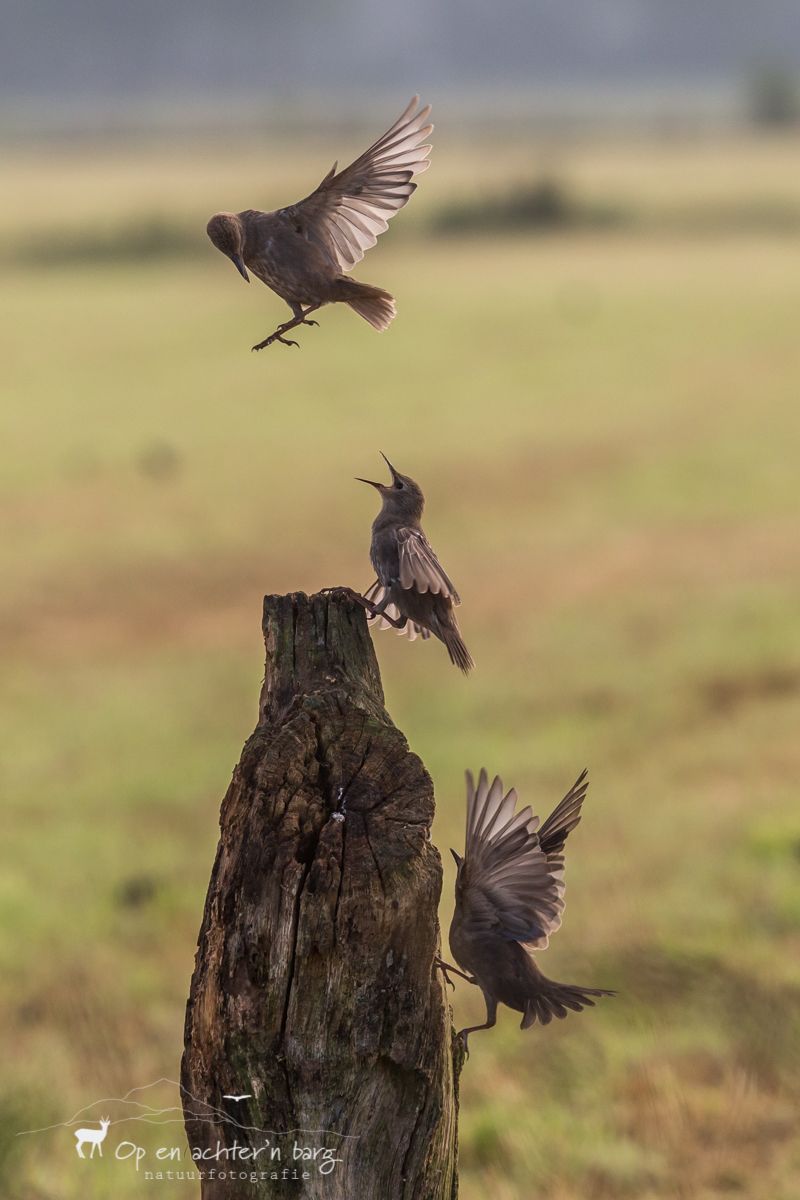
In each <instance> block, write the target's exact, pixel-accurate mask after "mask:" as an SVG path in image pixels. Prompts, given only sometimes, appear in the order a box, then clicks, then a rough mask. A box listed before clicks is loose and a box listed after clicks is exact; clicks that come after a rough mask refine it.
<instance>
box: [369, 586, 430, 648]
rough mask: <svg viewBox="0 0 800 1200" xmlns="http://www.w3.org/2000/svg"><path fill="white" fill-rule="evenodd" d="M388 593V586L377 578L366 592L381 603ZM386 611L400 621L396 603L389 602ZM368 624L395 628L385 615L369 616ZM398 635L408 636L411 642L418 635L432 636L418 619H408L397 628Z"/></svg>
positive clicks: (373, 601)
mask: <svg viewBox="0 0 800 1200" xmlns="http://www.w3.org/2000/svg"><path fill="white" fill-rule="evenodd" d="M385 595H386V588H385V587H384V586H383V584H382V583H381V582H380V580H378V579H376V580H375V582H374V583H373V585H372V587H371V588H370V589H369V591H368V592H366V593H365V597H364V598H365V599H366V600H371V601H372V603H373V604H376V605H379V604H380V603H381V602H382V601H383V598H384V596H385ZM385 611H386V612H387V613H388V614H389V616H390V617H393V618H394V620H395V621H399V620H400V617H401V613H400V609H399V608H398V607H397V605H396V604H387V605H386V609H385ZM367 624H368V625H376V626H377V627H378V629H394V626H393V625H392V624H391V622H390V621H387V620H386V619H385V618H384V617H383V616H380V617H369V616H368V617H367ZM395 633H396V634H397V635H398V637H407V638H408V640H409V641H410V642H414V641H416V640H417V638H418V637H421V638H429V637H430V636H431V634H430V630H429V629H423V628H422V626H421V625H417V623H416V621H406V623H405V625H404V626H403V628H402V629H395Z"/></svg>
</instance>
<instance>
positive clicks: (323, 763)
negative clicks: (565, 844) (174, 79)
mask: <svg viewBox="0 0 800 1200" xmlns="http://www.w3.org/2000/svg"><path fill="white" fill-rule="evenodd" d="M264 637H265V640H266V647H267V665H266V677H265V681H264V686H263V689H262V693H261V703H260V710H259V720H258V725H257V727H256V729H255V732H254V733H253V734H252V736H251V737H250V739H249V740H248V741H247V743H246V745H245V747H244V750H243V751H242V757H241V761H240V762H239V765H238V766H237V767H236V769H235V771H234V774H233V779H232V781H231V785H230V788H229V789H228V793H227V795H226V797H225V800H224V801H223V804H222V811H221V815H220V825H221V838H220V842H219V847H218V850H217V856H216V861H215V863H214V869H213V873H212V876H211V882H210V885H209V890H208V896H207V899H206V905H205V911H204V914H203V923H202V928H201V930H200V937H199V944H198V950H197V959H196V965H195V971H194V976H193V978H192V984H191V992H190V997H189V1003H188V1006H187V1013H186V1029H185V1050H184V1056H183V1066H182V1089H183V1101H184V1114H185V1119H186V1130H187V1135H188V1139H189V1145H190V1147H192V1148H193V1149H195V1151H196V1152H197V1151H202V1152H204V1154H205V1156H206V1157H205V1159H204V1161H202V1162H199V1163H198V1166H199V1167H202V1168H203V1169H204V1170H208V1169H209V1168H213V1169H214V1171H213V1173H214V1176H215V1177H214V1178H207V1179H205V1180H204V1182H203V1185H202V1196H203V1200H216V1198H217V1197H225V1200H231V1198H232V1197H239V1196H242V1197H245V1196H246V1197H248V1198H249V1200H252V1198H253V1197H258V1198H261V1197H273V1196H280V1197H282V1198H285V1197H288V1196H296V1197H303V1198H304V1200H305V1198H309V1200H318V1198H319V1200H331V1198H333V1197H336V1198H339V1197H341V1198H343V1200H394V1198H397V1200H400V1198H402V1200H411V1198H412V1197H414V1198H418V1200H440V1198H441V1200H445V1198H446V1200H451V1197H453V1196H455V1194H456V1191H457V1175H456V1154H457V1130H456V1116H457V1080H456V1078H455V1072H454V1067H453V1056H452V1052H451V1023H450V1016H449V1010H448V1005H447V1001H446V996H445V991H444V983H443V981H442V979H441V975H440V973H439V972H438V971H436V970H435V969H434V967H433V960H434V956H435V954H437V953H438V948H439V926H438V918H437V906H438V901H439V893H440V890H441V862H440V859H439V855H438V853H437V851H436V849H435V848H434V847H433V846H432V845H431V842H430V840H429V838H430V833H429V831H430V825H431V821H432V819H433V811H434V805H433V788H432V784H431V780H430V778H429V776H428V774H427V772H426V770H425V768H424V766H423V764H422V763H421V761H420V760H419V759H418V758H417V757H416V755H414V754H412V753H411V752H410V751H409V749H408V744H407V743H406V740H405V738H404V737H403V735H402V734H401V733H400V731H399V730H398V729H397V728H396V727H395V726H394V725H393V724H392V721H391V719H390V718H389V716H388V715H387V713H386V710H385V708H384V701H383V691H382V688H381V682H380V674H379V671H378V665H377V662H376V659H375V654H374V651H373V648H372V642H371V640H370V636H369V632H368V629H367V624H366V620H365V617H364V613H363V611H362V610H361V609H360V608H359V607H358V606H357V605H356V604H355V603H353V602H352V601H351V600H349V599H348V598H347V597H344V596H342V595H341V594H333V595H316V596H311V597H308V596H305V595H304V594H302V593H296V594H293V595H289V596H268V597H266V599H265V601H264ZM226 1093H227V1094H229V1095H234V1096H236V1095H239V1096H240V1095H242V1094H249V1098H248V1099H245V1100H232V1099H223V1097H224V1096H225V1094H226ZM269 1131H278V1132H277V1133H274V1132H269ZM265 1144H266V1145H267V1147H268V1148H267V1149H263V1147H264V1146H265ZM236 1147H238V1148H240V1149H243V1150H245V1151H249V1152H251V1153H249V1154H248V1153H245V1154H242V1153H240V1152H238V1151H237V1149H236ZM259 1147H262V1149H261V1150H260V1152H259V1153H258V1155H257V1156H256V1157H255V1158H253V1157H252V1151H255V1150H257V1149H258V1148H259ZM275 1148H278V1149H279V1151H280V1159H279V1160H278V1159H277V1158H276V1157H272V1156H273V1155H274V1153H275ZM314 1148H325V1149H327V1150H328V1151H329V1160H328V1162H326V1163H325V1164H324V1165H323V1160H322V1158H321V1156H318V1157H317V1161H316V1163H314V1162H313V1161H311V1162H309V1161H307V1160H304V1159H303V1158H302V1157H295V1156H296V1155H297V1154H298V1152H299V1153H302V1152H303V1151H305V1152H306V1153H311V1152H312V1151H313V1149H314ZM332 1159H339V1160H340V1161H338V1162H333V1166H332V1167H331V1165H330V1162H331V1161H332ZM286 1168H289V1169H290V1174H289V1177H288V1178H284V1177H282V1175H281V1173H282V1172H284V1173H285V1169H286ZM303 1170H305V1171H307V1172H308V1178H306V1179H302V1178H293V1177H292V1174H291V1172H294V1173H295V1174H296V1175H301V1173H302V1171H303ZM251 1172H252V1173H253V1174H254V1175H266V1176H267V1178H260V1179H258V1180H257V1182H255V1183H254V1182H251V1181H250V1179H249V1176H250V1173H251ZM209 1173H210V1172H209ZM223 1173H224V1174H225V1175H226V1178H224V1179H223V1178H221V1175H222V1174H223ZM240 1173H244V1174H246V1175H247V1176H248V1179H247V1180H244V1179H242V1180H241V1182H237V1181H236V1176H239V1175H240ZM273 1174H274V1175H277V1176H278V1178H272V1177H271V1176H272V1175H273Z"/></svg>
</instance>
